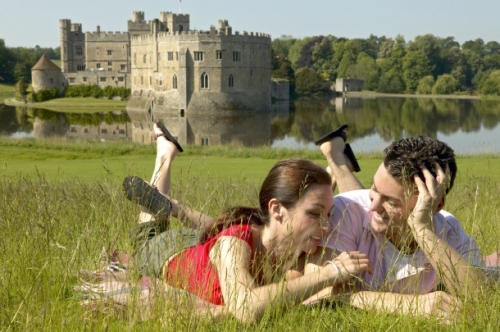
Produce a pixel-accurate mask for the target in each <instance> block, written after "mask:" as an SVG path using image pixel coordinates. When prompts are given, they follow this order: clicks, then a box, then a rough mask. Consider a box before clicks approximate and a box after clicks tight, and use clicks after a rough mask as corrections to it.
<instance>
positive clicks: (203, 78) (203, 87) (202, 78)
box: [200, 72, 208, 89]
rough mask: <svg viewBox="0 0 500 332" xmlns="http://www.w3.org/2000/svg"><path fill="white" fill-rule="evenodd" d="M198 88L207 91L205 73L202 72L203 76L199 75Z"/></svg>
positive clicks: (206, 76)
mask: <svg viewBox="0 0 500 332" xmlns="http://www.w3.org/2000/svg"><path fill="white" fill-rule="evenodd" d="M200 87H201V88H202V89H208V75H207V73H205V72H203V74H201V77H200Z"/></svg>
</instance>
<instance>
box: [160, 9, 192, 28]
mask: <svg viewBox="0 0 500 332" xmlns="http://www.w3.org/2000/svg"><path fill="white" fill-rule="evenodd" d="M160 21H161V22H163V23H164V24H165V25H166V29H167V31H169V32H182V31H189V14H174V13H172V12H160Z"/></svg>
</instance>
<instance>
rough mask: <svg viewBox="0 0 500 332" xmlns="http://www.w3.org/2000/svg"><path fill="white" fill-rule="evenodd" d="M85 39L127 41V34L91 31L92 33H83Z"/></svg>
mask: <svg viewBox="0 0 500 332" xmlns="http://www.w3.org/2000/svg"><path fill="white" fill-rule="evenodd" d="M85 38H86V40H87V41H97V40H99V41H103V40H109V41H128V40H129V33H128V32H122V31H115V32H113V31H108V32H103V31H92V32H85Z"/></svg>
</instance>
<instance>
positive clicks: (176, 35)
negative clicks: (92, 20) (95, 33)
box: [130, 30, 271, 41]
mask: <svg viewBox="0 0 500 332" xmlns="http://www.w3.org/2000/svg"><path fill="white" fill-rule="evenodd" d="M153 37H154V36H153V34H151V33H148V34H144V35H139V36H131V37H130V40H131V41H138V40H150V39H153ZM156 37H157V39H158V40H159V41H160V40H161V41H168V39H175V40H183V39H185V40H189V39H191V38H190V37H200V38H202V39H204V40H207V39H211V38H213V39H219V38H221V37H227V38H242V39H245V40H249V39H259V40H260V39H270V38H271V35H269V34H265V33H261V32H247V31H242V32H241V33H240V32H239V31H235V32H234V34H232V35H231V34H229V35H228V34H226V32H225V31H224V30H222V31H217V30H215V31H204V30H189V31H174V32H167V31H162V32H159V33H158V34H157V35H156Z"/></svg>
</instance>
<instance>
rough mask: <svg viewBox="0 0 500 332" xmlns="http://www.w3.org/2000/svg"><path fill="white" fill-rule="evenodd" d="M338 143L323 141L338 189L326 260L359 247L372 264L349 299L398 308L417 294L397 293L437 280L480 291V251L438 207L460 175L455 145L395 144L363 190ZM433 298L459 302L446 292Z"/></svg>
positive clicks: (454, 291) (428, 287)
mask: <svg viewBox="0 0 500 332" xmlns="http://www.w3.org/2000/svg"><path fill="white" fill-rule="evenodd" d="M342 144H344V143H343V141H342V139H341V138H335V139H332V140H331V141H329V142H325V143H323V144H322V145H321V150H322V152H323V154H324V155H325V156H326V158H327V161H328V165H329V169H330V171H331V173H332V177H333V178H334V179H335V181H336V184H337V186H338V188H339V192H340V193H341V194H340V195H337V196H336V197H335V208H334V212H333V215H332V217H331V222H332V229H333V231H332V232H331V233H330V234H328V236H327V237H326V238H325V239H324V243H323V244H324V246H325V255H324V257H326V258H329V257H332V255H333V256H335V255H336V254H338V252H342V251H359V252H361V253H364V254H366V255H368V257H369V259H370V262H371V263H372V266H373V273H371V274H370V273H368V272H365V273H363V274H362V275H361V280H360V281H359V282H358V283H357V287H358V289H361V292H359V293H356V294H355V295H353V296H351V298H350V303H351V304H353V305H355V306H358V307H360V308H367V307H374V308H379V309H380V308H382V309H384V311H386V310H390V311H400V310H403V309H401V308H404V304H407V305H408V303H407V302H408V301H413V300H414V299H415V298H414V297H405V296H399V295H396V294H429V293H431V292H434V291H436V290H437V286H438V284H442V285H444V287H445V288H446V290H447V292H449V294H451V295H455V296H468V295H470V294H472V293H473V292H474V291H475V290H477V289H478V286H479V285H480V284H481V283H482V282H483V281H484V280H485V275H484V272H483V271H482V270H481V269H477V268H476V266H481V265H482V264H483V262H482V258H481V255H480V252H479V249H478V247H477V245H476V243H475V241H474V240H473V239H472V238H471V237H469V236H468V235H467V234H465V232H464V231H463V229H462V227H461V225H460V223H459V221H458V220H457V219H456V218H455V217H453V216H452V215H451V214H449V213H448V212H445V211H443V210H442V208H443V206H444V204H445V200H446V196H445V195H446V193H448V192H449V190H451V188H452V186H453V182H454V180H455V176H456V172H457V166H456V162H455V157H454V153H453V150H452V149H451V148H450V147H449V146H447V145H446V144H445V143H443V142H440V141H438V140H435V139H432V138H429V137H422V136H420V137H412V138H407V139H402V140H399V141H396V142H393V143H392V144H391V145H390V146H389V147H387V148H386V149H385V150H384V161H383V163H382V164H381V165H380V167H379V168H378V170H377V172H376V173H375V175H374V177H373V184H372V186H371V188H370V189H369V190H365V189H361V188H363V186H362V185H361V184H360V182H359V181H358V180H357V179H356V178H355V177H354V176H353V175H352V173H351V171H350V170H349V165H348V163H347V162H348V161H347V160H346V158H345V157H344V155H343V153H342V152H341V151H343V148H342ZM313 259H318V257H313ZM306 273H307V269H306ZM381 291H382V292H386V293H380V292H381ZM433 296H435V294H434V295H433ZM438 297H439V299H438V300H439V301H448V302H450V304H451V302H453V303H455V302H456V301H455V300H453V299H452V298H451V297H449V296H448V295H446V294H444V293H439V296H438ZM410 307H411V305H409V307H408V308H407V309H408V311H411V310H412V308H410ZM393 309H394V310H393ZM413 309H416V308H413ZM421 309H423V310H425V311H426V313H428V311H430V309H429V308H421ZM403 311H404V310H403ZM420 313H424V312H420Z"/></svg>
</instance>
